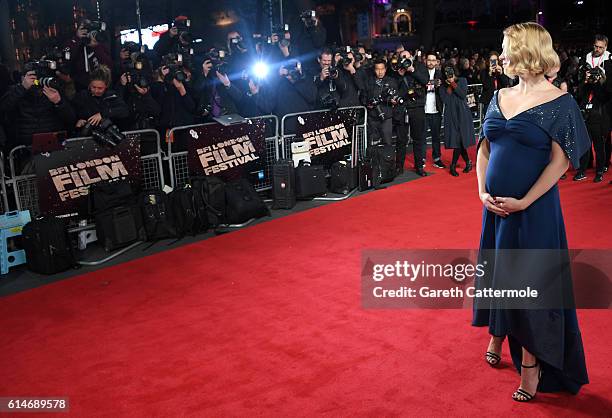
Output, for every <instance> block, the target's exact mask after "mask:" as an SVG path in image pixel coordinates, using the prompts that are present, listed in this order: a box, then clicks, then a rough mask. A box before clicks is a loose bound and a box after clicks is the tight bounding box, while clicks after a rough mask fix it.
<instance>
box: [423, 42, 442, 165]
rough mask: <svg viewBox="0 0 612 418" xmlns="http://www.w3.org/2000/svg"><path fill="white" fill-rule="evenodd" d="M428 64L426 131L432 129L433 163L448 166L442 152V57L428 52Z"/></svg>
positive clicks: (426, 59)
mask: <svg viewBox="0 0 612 418" xmlns="http://www.w3.org/2000/svg"><path fill="white" fill-rule="evenodd" d="M425 64H426V65H427V75H428V81H427V97H426V99H425V131H427V128H428V127H429V129H430V130H431V153H432V157H433V161H434V163H433V165H434V167H437V168H446V166H445V165H444V163H443V162H442V160H441V159H440V157H441V152H440V129H441V126H442V111H443V104H442V99H441V98H440V86H441V85H442V72H441V71H440V70H439V69H437V66H438V65H439V64H440V59H439V58H438V55H437V54H436V53H435V52H428V53H427V55H426V56H425Z"/></svg>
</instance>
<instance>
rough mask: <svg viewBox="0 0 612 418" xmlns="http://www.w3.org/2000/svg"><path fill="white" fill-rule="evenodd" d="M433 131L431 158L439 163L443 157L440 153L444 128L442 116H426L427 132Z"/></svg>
mask: <svg viewBox="0 0 612 418" xmlns="http://www.w3.org/2000/svg"><path fill="white" fill-rule="evenodd" d="M428 127H429V129H430V130H431V156H432V157H433V160H434V161H437V160H439V159H440V157H441V156H442V153H441V152H440V130H441V128H442V115H441V114H440V112H438V113H426V114H425V131H427V128H428Z"/></svg>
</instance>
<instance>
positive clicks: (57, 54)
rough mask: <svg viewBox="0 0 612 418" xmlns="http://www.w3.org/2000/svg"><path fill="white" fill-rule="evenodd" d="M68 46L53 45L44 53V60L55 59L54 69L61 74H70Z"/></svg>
mask: <svg viewBox="0 0 612 418" xmlns="http://www.w3.org/2000/svg"><path fill="white" fill-rule="evenodd" d="M70 58H71V53H70V48H68V47H66V48H63V49H62V48H58V47H54V48H53V49H52V50H51V51H49V53H48V54H46V55H45V59H46V60H50V61H55V63H56V67H57V68H56V70H57V71H58V72H60V73H62V74H65V75H70V73H71V71H70Z"/></svg>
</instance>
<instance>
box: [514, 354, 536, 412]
mask: <svg viewBox="0 0 612 418" xmlns="http://www.w3.org/2000/svg"><path fill="white" fill-rule="evenodd" d="M538 366H540V370H538V386H537V387H539V386H540V382H541V381H542V366H541V365H540V363H538V362H537V361H536V362H535V364H534V365H533V366H525V365H524V364H521V367H524V368H525V369H533V368H534V367H538ZM536 393H537V389H536ZM536 393H533V394H531V393H529V392H527V391H526V390H525V389H521V388H520V387H519V388H518V389H517V390H516V391H515V392H514V393H513V394H512V399H514V400H515V401H517V402H529V401H531V400H532V399H533V398H535V396H536ZM518 396H522V397H523V399H519V398H518Z"/></svg>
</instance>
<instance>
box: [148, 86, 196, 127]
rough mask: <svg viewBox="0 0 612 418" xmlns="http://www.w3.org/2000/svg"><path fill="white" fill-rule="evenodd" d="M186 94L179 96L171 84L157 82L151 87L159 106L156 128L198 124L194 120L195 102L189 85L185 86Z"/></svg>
mask: <svg viewBox="0 0 612 418" xmlns="http://www.w3.org/2000/svg"><path fill="white" fill-rule="evenodd" d="M185 90H186V91H187V94H185V95H184V96H181V94H180V93H179V91H178V90H177V89H176V87H174V85H172V84H168V83H163V82H157V83H154V85H153V86H151V92H152V94H153V97H154V98H155V100H157V103H159V104H160V106H161V114H160V117H159V123H158V127H159V128H161V129H162V130H163V129H168V128H174V127H177V126H186V125H194V124H196V123H197V122H198V120H197V118H196V107H197V102H196V99H195V98H194V97H195V96H194V94H195V93H194V91H193V89H192V88H191V87H190V86H189V85H185Z"/></svg>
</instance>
